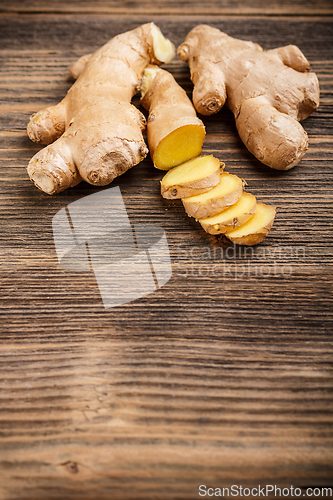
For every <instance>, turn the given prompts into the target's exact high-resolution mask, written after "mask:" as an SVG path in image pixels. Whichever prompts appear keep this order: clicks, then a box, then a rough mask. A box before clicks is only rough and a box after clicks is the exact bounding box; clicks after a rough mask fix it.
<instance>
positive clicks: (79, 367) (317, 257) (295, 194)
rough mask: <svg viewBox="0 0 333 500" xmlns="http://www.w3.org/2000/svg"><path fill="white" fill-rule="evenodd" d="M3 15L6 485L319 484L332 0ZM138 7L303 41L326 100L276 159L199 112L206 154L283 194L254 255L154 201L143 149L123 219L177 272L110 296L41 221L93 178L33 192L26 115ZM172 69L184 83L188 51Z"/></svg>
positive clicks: (226, 116) (252, 183) (155, 492)
mask: <svg viewBox="0 0 333 500" xmlns="http://www.w3.org/2000/svg"><path fill="white" fill-rule="evenodd" d="M0 12H1V17H0V50H1V65H0V78H1V80H0V86H1V88H0V94H1V95H0V112H1V113H0V137H1V146H0V169H1V170H0V173H1V188H0V189H1V203H0V217H1V230H0V242H1V253H0V256H1V260H0V269H1V271H0V272H1V289H0V290H1V292H0V293H1V322H0V325H1V326H0V329H1V344H0V363H1V365H0V366H1V368H0V387H1V391H0V401H1V402H0V411H1V414H0V499H1V500H49V499H50V500H51V499H54V500H55V499H56V500H67V499H68V500H72V499H79V500H88V499H89V500H113V499H115V500H136V499H145V500H152V499H159V500H164V499H165V500H167V499H175V500H176V499H190V500H192V499H196V498H201V496H199V489H198V487H199V485H206V486H207V488H208V487H213V488H218V487H220V488H222V487H230V486H232V485H237V486H238V485H242V486H243V487H256V486H257V485H259V484H260V485H261V486H263V485H276V486H277V487H280V488H283V487H286V488H290V486H293V487H294V488H296V487H299V488H302V489H301V490H300V491H301V492H302V495H303V494H306V488H307V487H313V488H314V487H317V488H321V487H329V486H331V487H332V483H333V481H332V477H333V453H332V432H333V427H332V423H333V422H332V406H333V405H332V370H331V368H332V349H331V347H332V338H331V332H332V286H331V285H332V232H331V229H332V160H333V121H332V110H333V51H332V48H333V24H332V19H333V17H332V16H333V4H332V2H331V1H330V0H318V1H316V2H313V1H312V0H304V1H302V0H283V1H278V0H275V1H269V0H268V1H265V0H255V1H247V0H246V1H244V0H243V1H240V0H223V1H218V0H206V1H204V2H202V1H201V0H200V1H199V0H184V1H182V2H179V1H174V0H169V1H168V2H164V1H162V0H155V1H148V0H142V1H140V2H139V1H138V0H134V1H124V2H120V1H116V0H95V1H94V2H93V1H91V0H69V1H67V0H66V1H65V0H62V1H49V2H46V1H45V0H34V1H20V0H2V1H1V4H0ZM150 21H154V22H155V23H156V24H157V25H158V26H159V27H160V28H161V29H162V31H163V33H164V34H165V35H166V36H167V37H169V38H171V40H172V41H173V42H174V43H175V44H176V45H179V44H180V43H181V42H182V41H183V40H184V38H185V36H186V34H187V33H188V31H189V30H190V29H191V28H192V27H194V26H195V25H197V24H200V23H207V24H210V25H211V26H215V27H218V28H219V29H221V30H222V31H225V32H227V33H228V34H229V35H232V36H235V37H238V38H241V39H245V40H253V41H255V42H257V43H259V44H261V45H262V46H263V48H264V49H271V48H274V47H278V46H281V45H287V44H296V45H298V46H299V47H300V49H301V50H302V51H303V52H304V54H305V55H306V57H307V58H308V59H309V61H310V63H311V66H312V69H313V70H314V71H315V72H316V73H317V75H318V78H319V82H320V89H321V99H320V107H319V109H318V110H317V111H316V112H315V113H314V114H313V115H312V116H311V117H309V118H308V119H307V120H305V121H304V122H303V126H304V128H305V129H306V131H307V133H308V135H309V150H308V152H307V154H306V156H305V157H304V159H303V160H302V161H301V163H300V164H299V165H298V166H297V167H295V168H294V169H292V170H290V171H288V172H276V171H272V170H270V169H269V168H268V167H265V166H264V165H262V164H260V163H259V162H258V161H257V160H256V159H255V158H254V157H253V156H252V155H251V154H250V153H249V152H248V151H247V150H246V148H245V146H244V145H243V144H242V142H241V141H240V139H239V138H238V135H237V133H236V129H235V125H234V119H233V116H232V115H231V113H230V111H229V110H227V109H225V110H224V109H223V110H222V111H221V112H220V113H219V114H218V115H215V116H212V117H209V118H204V122H205V125H206V130H207V136H206V140H205V143H204V152H205V153H207V154H214V155H216V156H217V157H218V158H220V159H221V160H223V161H225V163H226V167H227V170H228V171H229V172H230V173H233V174H236V175H238V176H240V177H243V178H244V179H246V181H247V183H248V190H249V191H250V192H252V193H253V194H255V195H256V196H257V198H258V199H260V201H263V202H267V203H270V204H273V205H276V206H277V216H276V221H275V224H274V226H273V229H272V231H271V233H270V234H269V236H268V238H267V239H266V240H265V241H264V242H263V243H262V244H261V245H258V246H257V247H254V248H253V252H252V253H251V252H250V253H249V252H248V251H247V249H246V248H237V252H234V251H233V247H227V246H226V244H225V243H224V242H223V241H221V240H220V239H218V238H216V237H214V236H209V235H207V234H206V233H204V232H203V230H202V229H201V227H200V226H199V224H197V223H196V222H195V221H194V220H191V219H189V218H188V217H187V216H186V215H185V212H184V210H183V208H182V205H181V203H178V202H174V201H172V202H170V201H167V200H164V199H162V198H161V196H160V194H159V180H160V179H161V177H162V176H161V174H160V172H159V171H157V170H156V169H154V168H153V166H152V162H151V160H150V158H149V157H148V158H146V159H145V160H144V161H143V162H142V163H141V164H139V165H138V166H137V167H135V168H133V169H132V170H130V171H129V172H127V173H126V174H125V175H123V176H122V177H120V178H118V179H116V180H115V181H114V183H113V185H114V186H119V187H120V189H121V192H122V194H123V198H124V201H125V204H126V209H127V212H128V214H129V217H130V220H131V222H132V223H133V224H138V223H139V224H141V223H147V224H156V225H160V226H161V227H162V228H163V229H164V231H165V234H166V236H167V241H168V245H169V250H170V256H171V262H172V272H173V274H172V278H171V279H170V281H169V282H168V283H167V284H166V285H165V286H163V287H162V288H160V289H159V290H157V291H156V292H155V293H151V294H149V295H147V296H146V297H144V298H141V299H137V300H135V301H133V302H130V303H126V304H124V305H121V306H117V307H112V308H108V309H105V308H104V306H103V303H102V299H101V295H100V293H99V289H98V286H97V283H96V279H95V277H94V274H93V273H91V272H74V271H66V270H65V269H62V268H61V267H60V265H59V263H58V259H57V255H56V251H55V246H54V241H53V233H52V218H53V216H54V215H55V214H56V213H57V212H58V211H59V210H60V209H61V208H64V207H66V206H67V205H68V204H69V203H72V202H74V201H77V200H79V199H81V198H83V197H85V196H87V195H89V194H93V193H95V192H97V191H98V189H96V188H94V187H92V186H90V185H88V184H85V183H82V184H80V185H78V186H77V187H75V188H72V189H69V190H67V191H65V192H63V193H61V194H58V195H55V196H52V197H50V196H48V195H46V194H44V193H42V192H41V191H39V190H37V189H36V188H35V187H34V185H33V184H32V183H31V182H30V180H29V178H28V176H27V173H26V166H27V164H28V161H29V160H30V158H31V157H32V156H33V154H35V152H36V151H38V150H39V149H40V146H38V145H36V144H34V143H32V142H31V141H30V140H29V139H28V137H27V135H26V125H27V122H28V120H29V116H30V115H31V114H32V113H33V112H35V111H37V110H38V109H40V108H42V107H44V106H48V105H52V104H56V103H57V102H58V101H60V100H61V99H62V98H63V97H64V95H65V94H66V91H67V90H68V88H69V87H70V85H71V84H72V80H71V79H70V78H69V76H68V67H69V66H70V64H71V63H72V62H74V61H75V60H76V59H77V58H78V57H79V56H81V55H83V54H85V53H87V52H91V51H92V50H94V49H96V48H97V47H99V46H100V45H102V44H104V43H105V42H106V41H107V40H109V39H110V38H111V37H113V36H115V35H116V34H118V33H121V32H123V31H127V30H129V29H132V28H134V27H136V26H138V25H140V24H142V23H145V22H150ZM166 68H167V69H169V70H170V71H171V72H172V73H173V74H174V76H175V77H176V79H177V81H178V82H179V83H180V84H181V85H182V86H183V87H184V88H185V89H186V91H187V92H188V94H189V96H191V91H192V84H191V82H190V79H189V70H188V68H187V66H186V65H185V64H184V63H182V62H181V61H180V59H179V58H175V59H174V60H173V61H172V62H170V63H169V64H168V65H167V66H166ZM134 102H138V99H136V100H135V101H134ZM102 189H104V188H100V189H99V190H102ZM228 248H229V250H228ZM316 493H318V491H317V490H316ZM251 495H252V496H248V497H247V498H256V497H255V493H252V494H251ZM275 497H276V498H277V496H276V495H275V494H274V492H273V494H271V495H270V498H275ZM286 497H287V496H284V498H286ZM289 497H290V498H291V497H292V494H291V493H290V495H289V496H288V498H289ZM317 497H318V498H325V496H324V494H323V495H322V496H318V495H317Z"/></svg>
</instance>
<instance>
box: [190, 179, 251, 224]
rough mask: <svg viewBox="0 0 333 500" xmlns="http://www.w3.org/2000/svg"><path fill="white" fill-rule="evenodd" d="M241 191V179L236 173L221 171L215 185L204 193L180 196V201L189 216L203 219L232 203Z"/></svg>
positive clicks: (240, 194) (236, 199) (238, 197)
mask: <svg viewBox="0 0 333 500" xmlns="http://www.w3.org/2000/svg"><path fill="white" fill-rule="evenodd" d="M242 192H243V181H242V179H240V178H239V177H237V175H232V174H228V173H227V172H221V174H220V182H219V183H218V185H217V186H215V187H213V188H212V189H211V190H209V191H207V192H206V193H203V194H198V195H196V196H190V197H188V198H182V202H183V205H184V208H185V210H186V213H187V214H188V215H189V216H190V217H195V218H196V219H203V218H207V217H212V216H213V215H216V214H218V213H220V212H222V211H223V210H225V209H227V208H228V207H229V206H231V205H234V204H235V203H236V202H237V201H238V200H239V199H240V197H241V196H242Z"/></svg>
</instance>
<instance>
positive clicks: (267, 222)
mask: <svg viewBox="0 0 333 500" xmlns="http://www.w3.org/2000/svg"><path fill="white" fill-rule="evenodd" d="M275 213H276V207H272V206H270V205H265V204H264V203H257V210H256V213H255V214H254V215H253V216H252V217H251V218H250V219H249V220H248V221H247V222H245V224H243V225H242V226H240V227H237V228H236V229H234V230H233V231H229V232H228V233H227V234H226V236H227V238H228V239H229V240H230V241H232V242H233V243H237V244H238V245H258V243H261V242H262V241H263V240H264V239H265V238H266V236H267V235H268V233H269V231H270V229H271V227H272V225H273V222H274V218H275Z"/></svg>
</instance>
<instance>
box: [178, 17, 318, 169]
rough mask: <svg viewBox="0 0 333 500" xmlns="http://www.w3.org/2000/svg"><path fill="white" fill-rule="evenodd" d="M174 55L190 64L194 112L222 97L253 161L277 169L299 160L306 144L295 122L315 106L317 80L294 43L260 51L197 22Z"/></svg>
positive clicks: (208, 110) (218, 103)
mask: <svg viewBox="0 0 333 500" xmlns="http://www.w3.org/2000/svg"><path fill="white" fill-rule="evenodd" d="M178 55H179V57H180V58H181V59H182V60H183V61H185V62H187V63H188V64H189V67H190V70H191V79H192V81H193V84H194V89H193V103H194V106H195V108H196V110H197V111H198V112H199V113H201V114H203V115H211V114H213V113H216V112H218V111H219V110H220V109H221V108H222V106H223V105H224V103H225V102H227V106H228V107H229V108H230V109H231V111H232V112H233V113H234V115H235V120H236V127H237V130H238V133H239V135H240V137H241V139H242V141H243V142H244V144H245V145H246V147H247V148H248V149H249V151H251V153H252V154H253V155H254V156H256V158H257V159H258V160H260V161H261V162H262V163H264V164H265V165H268V166H269V167H271V168H274V169H277V170H288V169H290V168H292V167H293V166H295V165H296V164H297V163H299V161H300V160H301V159H302V158H303V156H304V154H305V152H306V150H307V148H308V137H307V134H306V132H305V130H304V129H303V127H302V126H301V125H300V123H299V121H300V120H303V119H305V118H307V117H308V116H309V115H310V114H311V113H313V111H315V109H317V107H318V105H319V84H318V79H317V77H316V75H315V73H309V69H310V64H309V62H308V61H307V59H306V58H305V56H304V55H303V53H302V52H301V51H300V49H299V48H298V47H296V46H294V45H288V46H286V47H280V48H277V49H273V50H268V51H263V49H262V48H261V47H260V46H259V45H257V44H256V43H252V42H246V41H242V40H238V39H236V38H232V37H230V36H228V35H227V34H225V33H222V32H221V31H220V30H218V29H216V28H212V27H210V26H207V25H199V26H196V27H195V28H193V29H192V30H191V31H190V32H189V34H188V35H187V37H186V39H185V42H184V43H182V44H181V45H180V46H179V47H178ZM226 100H227V101H226Z"/></svg>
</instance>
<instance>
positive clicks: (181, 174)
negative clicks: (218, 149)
mask: <svg viewBox="0 0 333 500" xmlns="http://www.w3.org/2000/svg"><path fill="white" fill-rule="evenodd" d="M220 164H221V163H220V160H218V158H214V156H213V155H209V156H208V155H207V156H199V157H198V158H194V159H192V160H189V161H187V162H185V163H183V164H182V165H178V167H174V168H172V169H171V170H169V171H168V172H167V173H166V174H165V176H164V177H163V179H162V180H161V194H162V196H163V198H168V199H176V198H186V197H188V196H192V195H194V194H200V193H205V192H206V191H209V190H210V189H211V188H213V187H214V186H216V185H217V184H218V183H219V180H220Z"/></svg>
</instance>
